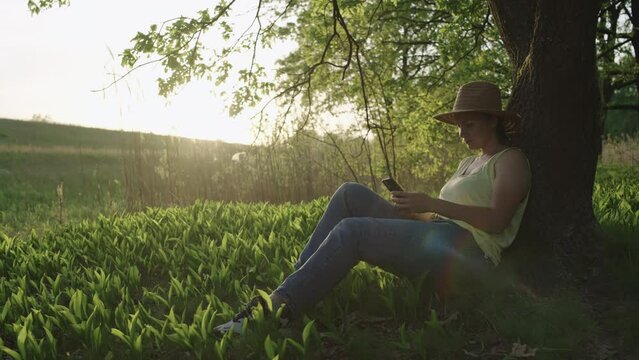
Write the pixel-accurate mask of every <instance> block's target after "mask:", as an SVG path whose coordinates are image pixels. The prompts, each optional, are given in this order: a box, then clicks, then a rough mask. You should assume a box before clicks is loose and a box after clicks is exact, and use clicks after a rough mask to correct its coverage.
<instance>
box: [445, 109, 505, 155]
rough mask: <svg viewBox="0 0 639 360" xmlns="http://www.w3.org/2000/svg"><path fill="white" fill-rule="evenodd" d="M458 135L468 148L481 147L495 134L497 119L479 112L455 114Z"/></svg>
mask: <svg viewBox="0 0 639 360" xmlns="http://www.w3.org/2000/svg"><path fill="white" fill-rule="evenodd" d="M455 121H456V122H457V129H458V130H459V137H461V138H462V139H463V140H464V142H465V143H466V145H467V146H468V148H469V149H473V150H474V149H480V148H483V147H484V146H485V145H486V144H487V143H488V142H489V141H492V140H493V138H494V137H495V135H496V130H495V127H496V126H497V121H498V120H497V119H496V118H495V117H492V116H487V115H485V114H481V113H458V114H455Z"/></svg>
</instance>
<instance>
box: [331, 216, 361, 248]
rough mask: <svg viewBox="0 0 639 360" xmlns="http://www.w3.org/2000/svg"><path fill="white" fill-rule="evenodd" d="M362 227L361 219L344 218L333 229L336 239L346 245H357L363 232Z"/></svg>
mask: <svg viewBox="0 0 639 360" xmlns="http://www.w3.org/2000/svg"><path fill="white" fill-rule="evenodd" d="M361 227H362V219H361V218H356V217H350V218H344V219H342V220H340V222H338V223H337V225H335V227H334V228H333V232H334V233H335V234H334V237H335V238H336V239H337V240H339V241H340V242H342V243H344V244H346V243H348V244H356V243H357V242H358V240H359V238H358V235H359V233H360V232H361V231H360V230H361Z"/></svg>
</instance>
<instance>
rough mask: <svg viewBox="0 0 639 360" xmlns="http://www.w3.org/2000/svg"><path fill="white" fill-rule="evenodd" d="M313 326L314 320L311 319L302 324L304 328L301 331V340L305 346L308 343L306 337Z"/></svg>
mask: <svg viewBox="0 0 639 360" xmlns="http://www.w3.org/2000/svg"><path fill="white" fill-rule="evenodd" d="M314 326H315V320H311V321H309V322H308V323H307V324H306V325H305V326H304V330H303V331H302V341H303V343H304V346H305V347H306V346H307V344H308V338H309V336H310V335H311V331H312V329H313V327H314Z"/></svg>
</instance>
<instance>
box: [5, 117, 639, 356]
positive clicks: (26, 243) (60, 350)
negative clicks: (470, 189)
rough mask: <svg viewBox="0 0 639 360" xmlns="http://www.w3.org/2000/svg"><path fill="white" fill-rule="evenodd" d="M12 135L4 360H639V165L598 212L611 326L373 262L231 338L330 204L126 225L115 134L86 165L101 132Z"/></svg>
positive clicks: (607, 184)
mask: <svg viewBox="0 0 639 360" xmlns="http://www.w3.org/2000/svg"><path fill="white" fill-rule="evenodd" d="M5 129H9V128H3V130H2V131H3V132H4V133H8V134H11V136H8V137H5V138H3V139H4V140H3V139H0V142H3V141H4V145H3V144H0V145H1V146H5V148H3V149H4V150H2V151H0V164H2V169H4V170H5V171H4V172H0V226H1V228H0V233H4V234H0V349H2V350H0V354H4V356H5V357H8V358H14V359H23V358H24V359H26V358H28V359H31V358H35V359H39V358H58V357H68V358H115V357H120V358H153V359H156V358H159V359H169V358H171V359H173V358H274V357H275V356H278V357H279V358H280V359H282V358H331V359H339V358H390V359H393V358H394V359H414V358H416V359H419V358H424V359H458V358H465V357H474V356H476V357H479V358H496V359H516V358H524V357H525V356H528V355H532V354H534V356H535V357H534V358H536V359H575V358H585V357H587V356H589V355H592V352H593V351H594V350H597V349H596V348H593V346H594V345H593V344H594V343H595V342H596V340H597V339H599V338H600V337H601V336H602V335H603V332H604V330H603V329H606V330H605V331H606V332H612V334H607V335H608V336H613V337H615V338H619V339H621V340H622V341H623V345H624V347H625V351H626V353H625V354H624V355H627V356H628V357H629V358H632V357H639V345H636V344H635V342H634V339H637V338H639V325H638V324H639V315H637V314H639V301H638V300H637V299H639V285H638V284H637V281H636V279H637V278H638V277H639V243H637V241H636V239H639V223H638V221H639V185H637V183H636V179H637V178H639V167H637V166H634V167H631V166H626V165H622V164H613V165H605V166H600V167H599V168H598V170H597V177H596V186H595V189H594V195H593V206H594V209H595V213H596V215H597V218H598V219H599V221H600V223H601V224H602V227H603V229H604V230H605V233H606V234H607V236H608V241H607V242H606V244H605V246H606V253H607V255H608V256H607V257H606V258H605V259H602V269H601V271H602V273H603V274H604V276H605V278H606V279H610V281H609V285H610V293H609V294H608V296H607V297H606V299H605V300H602V301H605V303H604V304H603V306H601V307H600V308H602V309H604V310H603V312H602V313H601V314H593V312H592V308H591V304H587V303H585V302H584V300H583V299H582V298H581V296H580V292H579V291H578V290H577V289H573V288H569V287H567V288H561V289H557V290H556V292H555V293H552V294H547V295H545V296H543V297H541V296H537V295H535V294H532V293H530V292H528V291H526V290H525V288H522V287H520V286H516V285H517V284H516V283H515V284H513V283H512V282H511V281H493V282H491V283H490V284H486V283H481V282H473V281H472V279H459V284H457V285H456V286H457V287H458V288H461V289H463V291H464V296H457V297H454V296H453V297H450V298H446V299H444V298H440V297H439V296H438V295H437V293H433V292H432V287H433V285H432V283H430V282H429V281H428V279H400V278H397V277H395V276H394V275H392V274H389V273H386V272H384V271H382V270H379V269H377V268H373V267H370V266H367V265H365V264H360V265H358V266H357V267H356V268H355V269H354V270H353V271H352V272H351V273H350V274H349V276H348V277H347V278H346V279H344V281H343V282H342V283H340V285H339V286H338V287H337V288H336V289H335V290H334V291H333V292H331V293H330V294H329V296H327V297H326V298H325V299H324V300H323V301H322V302H321V304H320V305H319V306H317V307H316V308H314V309H313V310H312V311H310V312H309V313H308V314H307V316H306V317H304V318H302V319H298V320H297V321H296V322H294V323H293V324H292V326H291V327H289V328H278V327H277V321H275V320H274V319H271V318H268V317H266V318H264V317H263V316H260V315H259V314H258V321H255V322H253V323H252V324H251V325H250V326H249V328H248V329H247V333H246V334H245V335H244V336H241V337H237V336H226V337H223V338H217V337H215V336H213V334H212V333H211V329H212V326H214V325H216V324H218V323H220V322H222V321H225V320H226V319H228V318H229V317H230V316H232V314H233V313H234V311H236V310H237V308H238V307H239V306H241V304H242V303H246V302H247V301H248V300H249V299H250V298H251V297H253V296H255V295H257V294H258V289H263V290H266V291H269V290H271V289H273V288H275V287H276V286H277V285H278V284H279V283H280V282H281V281H282V280H283V278H284V277H285V276H286V275H287V274H289V273H290V272H291V271H292V264H293V262H294V261H295V259H296V256H297V255H298V253H299V251H300V250H301V248H302V246H303V244H304V241H305V240H306V239H307V238H308V236H309V235H310V233H311V231H312V230H313V229H314V226H315V224H316V223H317V221H318V220H319V217H320V216H321V214H322V212H323V210H324V208H325V206H326V201H327V199H326V198H320V199H317V200H314V201H310V202H302V203H299V204H283V205H271V204H265V203H254V204H246V203H228V202H214V201H212V202H206V201H205V202H202V201H201V202H197V203H196V204H194V205H191V206H186V207H180V208H164V209H160V208H149V209H146V210H144V211H141V212H137V213H127V214H122V210H123V209H125V208H126V205H125V201H124V197H125V196H124V190H123V180H122V165H121V158H120V157H119V156H118V152H117V151H113V150H112V149H113V148H112V147H110V145H109V144H112V143H109V142H107V140H105V139H108V136H103V137H100V138H101V140H95V141H96V143H95V144H98V145H95V146H94V147H92V148H91V149H93V150H90V146H91V144H92V143H91V142H90V141H89V140H87V141H89V142H87V143H86V144H84V143H83V144H84V145H83V149H84V150H83V151H82V152H81V153H80V152H79V151H72V150H69V149H77V147H71V148H69V147H67V148H65V147H61V146H60V142H61V141H69V142H70V143H71V144H73V142H72V141H73V139H72V137H74V138H81V137H82V136H87V137H91V136H94V135H89V134H77V133H74V134H73V136H72V137H68V134H67V133H64V132H60V133H56V132H55V131H54V129H55V128H51V129H48V128H47V129H48V130H49V131H50V132H51V134H52V136H53V135H55V136H54V138H56V139H57V140H55V141H54V140H50V139H49V140H46V139H40V138H38V137H37V136H36V135H33V136H32V137H31V138H28V136H27V135H28V134H29V132H28V131H26V130H24V129H23V130H20V131H22V133H21V134H22V135H21V136H23V137H24V138H23V140H20V141H17V142H15V143H12V144H9V143H8V142H7V141H8V140H7V139H11V138H15V137H16V136H17V135H16V134H18V132H16V131H17V130H5ZM31 130H33V129H31ZM11 131H14V132H13V133H11ZM33 131H35V130H33ZM81 135H82V136H81ZM38 136H40V135H38ZM94 137H95V136H94ZM98 137H99V136H98ZM29 139H30V140H29ZM114 139H117V137H115V138H114ZM83 141H84V140H83ZM91 141H92V140H91ZM99 141H102V142H101V143H100V142H99ZM109 141H110V140H109ZM99 144H101V145H99ZM74 146H75V145H74ZM21 149H22V150H21ZM24 149H30V150H28V151H26V150H24ZM33 149H44V150H42V151H40V150H37V151H34V150H33ZM110 149H111V150H110ZM23 150H24V151H23ZM61 182H63V183H64V196H63V205H62V210H63V219H62V223H63V224H60V219H59V210H60V205H59V198H58V195H57V192H56V189H57V187H58V185H59V184H60V183H61ZM101 214H103V215H107V216H101ZM291 224H293V225H291ZM32 229H33V230H32ZM595 315H596V316H595Z"/></svg>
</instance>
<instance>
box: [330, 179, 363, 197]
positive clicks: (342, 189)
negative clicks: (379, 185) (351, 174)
mask: <svg viewBox="0 0 639 360" xmlns="http://www.w3.org/2000/svg"><path fill="white" fill-rule="evenodd" d="M364 189H368V187H367V186H365V185H362V184H360V183H357V182H354V181H347V182H345V183H343V184H342V185H340V186H339V187H338V188H337V191H336V192H337V193H342V194H350V193H353V192H360V191H362V190H364Z"/></svg>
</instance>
